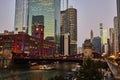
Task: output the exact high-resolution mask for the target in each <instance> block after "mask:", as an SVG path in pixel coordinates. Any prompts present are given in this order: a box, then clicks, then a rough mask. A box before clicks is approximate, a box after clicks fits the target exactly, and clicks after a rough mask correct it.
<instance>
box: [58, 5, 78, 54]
mask: <svg viewBox="0 0 120 80" xmlns="http://www.w3.org/2000/svg"><path fill="white" fill-rule="evenodd" d="M60 18H61V19H60V20H61V23H60V29H61V30H60V31H61V32H60V33H61V34H65V33H69V34H70V55H72V54H76V53H77V10H76V9H75V8H73V7H72V6H71V7H70V8H68V9H67V10H65V11H61V16H60Z"/></svg>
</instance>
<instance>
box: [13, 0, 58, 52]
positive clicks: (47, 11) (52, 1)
mask: <svg viewBox="0 0 120 80" xmlns="http://www.w3.org/2000/svg"><path fill="white" fill-rule="evenodd" d="M37 20H38V21H37ZM35 24H40V25H41V24H42V25H44V39H46V40H49V41H54V42H55V43H57V44H58V45H57V47H56V48H57V50H58V48H59V43H60V42H59V40H60V39H59V38H60V0H16V10H15V33H16V34H17V33H18V32H27V33H28V34H29V35H32V29H33V27H34V25H35Z"/></svg>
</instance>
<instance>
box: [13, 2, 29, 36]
mask: <svg viewBox="0 0 120 80" xmlns="http://www.w3.org/2000/svg"><path fill="white" fill-rule="evenodd" d="M27 18H28V0H16V7H15V31H14V32H15V34H16V33H18V32H20V31H22V32H26V30H27V27H28V25H27Z"/></svg>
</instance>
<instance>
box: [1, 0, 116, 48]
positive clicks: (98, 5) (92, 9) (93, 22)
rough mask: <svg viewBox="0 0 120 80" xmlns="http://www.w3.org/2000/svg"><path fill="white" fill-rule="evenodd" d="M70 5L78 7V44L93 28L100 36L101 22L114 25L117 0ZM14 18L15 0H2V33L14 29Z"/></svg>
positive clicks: (74, 0)
mask: <svg viewBox="0 0 120 80" xmlns="http://www.w3.org/2000/svg"><path fill="white" fill-rule="evenodd" d="M70 5H72V6H73V8H76V9H77V16H78V21H77V26H78V30H77V34H78V35H77V38H78V46H82V43H83V42H84V40H85V39H88V38H90V31H91V30H93V32H94V36H99V23H103V28H105V29H107V30H109V28H110V27H112V28H113V27H114V23H113V18H114V16H116V15H117V9H116V0H69V6H70ZM14 18H15V0H0V33H3V32H4V30H9V31H13V30H14ZM108 37H109V36H108Z"/></svg>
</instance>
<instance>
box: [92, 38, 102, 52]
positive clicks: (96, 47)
mask: <svg viewBox="0 0 120 80" xmlns="http://www.w3.org/2000/svg"><path fill="white" fill-rule="evenodd" d="M92 44H93V50H94V52H97V53H101V38H100V37H94V38H93V40H92Z"/></svg>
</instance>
